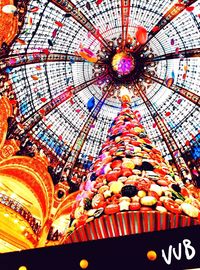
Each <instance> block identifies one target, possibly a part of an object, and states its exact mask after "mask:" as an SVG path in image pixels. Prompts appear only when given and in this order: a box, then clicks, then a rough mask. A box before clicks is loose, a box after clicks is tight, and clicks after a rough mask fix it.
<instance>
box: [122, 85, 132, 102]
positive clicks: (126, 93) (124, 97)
mask: <svg viewBox="0 0 200 270" xmlns="http://www.w3.org/2000/svg"><path fill="white" fill-rule="evenodd" d="M120 99H121V101H122V102H130V101H131V94H130V92H129V90H128V89H127V88H126V87H124V86H122V87H121V89H120Z"/></svg>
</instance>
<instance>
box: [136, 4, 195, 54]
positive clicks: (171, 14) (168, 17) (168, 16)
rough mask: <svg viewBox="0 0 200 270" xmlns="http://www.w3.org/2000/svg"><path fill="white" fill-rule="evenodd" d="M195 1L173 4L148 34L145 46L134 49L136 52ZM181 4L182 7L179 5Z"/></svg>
mask: <svg viewBox="0 0 200 270" xmlns="http://www.w3.org/2000/svg"><path fill="white" fill-rule="evenodd" d="M196 1H197V0H187V1H182V2H180V1H179V2H180V4H177V3H175V4H174V5H173V6H172V7H171V8H170V9H169V10H168V11H167V12H166V13H165V14H164V15H163V17H162V18H161V19H160V20H159V21H158V23H157V24H156V25H155V26H154V27H153V29H152V30H151V31H150V32H149V33H148V39H147V41H146V43H145V44H142V45H140V46H138V47H137V48H136V51H138V50H142V49H143V48H144V47H145V45H146V44H147V43H148V42H149V41H150V40H151V39H152V38H153V37H154V36H155V35H156V34H157V33H158V32H159V31H160V30H161V29H163V28H164V27H165V26H166V25H167V24H169V23H170V22H171V21H172V20H173V19H174V18H176V17H177V16H178V15H179V14H180V13H181V12H182V11H183V10H184V9H185V8H186V7H188V6H190V5H192V4H193V3H195V2H196ZM181 4H182V5H181Z"/></svg>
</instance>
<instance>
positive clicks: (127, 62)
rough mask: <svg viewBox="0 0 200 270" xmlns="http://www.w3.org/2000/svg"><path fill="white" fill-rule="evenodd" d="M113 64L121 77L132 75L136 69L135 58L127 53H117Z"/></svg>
mask: <svg viewBox="0 0 200 270" xmlns="http://www.w3.org/2000/svg"><path fill="white" fill-rule="evenodd" d="M111 64H112V68H113V70H114V71H115V72H117V74H118V76H119V77H120V76H124V75H128V74H130V73H131V71H133V69H134V67H135V61H134V58H133V56H132V55H130V54H128V53H126V52H120V53H116V54H115V55H114V56H113V58H112V62H111Z"/></svg>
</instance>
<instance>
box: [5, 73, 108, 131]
mask: <svg viewBox="0 0 200 270" xmlns="http://www.w3.org/2000/svg"><path fill="white" fill-rule="evenodd" d="M105 76H106V74H104V75H102V77H105ZM102 77H101V78H102ZM99 79H100V78H99V77H98V78H93V79H91V80H89V81H87V82H84V83H82V84H80V85H78V86H76V87H74V88H73V95H76V94H77V93H79V92H80V91H82V90H83V89H85V88H86V87H88V86H90V85H92V84H93V83H96V82H97V81H98V80H99ZM70 98H71V96H70V95H69V90H66V91H65V92H63V93H62V94H60V95H58V96H57V97H55V98H53V99H52V100H50V101H49V102H47V103H46V104H45V105H43V106H42V107H41V108H40V110H39V111H35V112H34V113H33V114H31V115H29V117H27V118H25V119H24V121H22V122H21V124H22V125H23V129H24V131H23V132H24V133H25V134H27V133H28V132H29V131H30V130H31V129H32V128H33V127H34V126H35V125H37V124H38V123H39V122H40V121H41V120H42V118H43V117H44V116H46V115H47V114H49V113H50V112H51V111H52V110H54V109H55V108H57V107H58V106H59V105H60V104H62V103H63V102H65V101H67V100H69V99H70ZM11 133H12V134H20V133H21V129H20V128H18V127H17V128H16V129H15V130H11V131H10V135H11Z"/></svg>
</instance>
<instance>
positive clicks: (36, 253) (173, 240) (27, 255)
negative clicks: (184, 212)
mask: <svg viewBox="0 0 200 270" xmlns="http://www.w3.org/2000/svg"><path fill="white" fill-rule="evenodd" d="M80 262H81V263H80ZM21 266H24V267H21ZM20 267H21V268H20ZM0 269H2V270H18V269H20V270H25V269H27V270H40V269H41V270H42V269H45V270H54V269H56V270H59V269H60V270H68V269H69V270H81V269H88V270H98V269H101V270H104V269H106V270H107V269H108V270H118V269H119V270H122V269H124V270H127V269H128V270H134V269H137V270H138V269H145V270H151V269H153V270H157V269H158V270H163V269H174V270H178V269H182V270H183V269H200V226H193V227H188V228H178V229H172V230H167V231H159V232H152V233H143V234H138V235H131V236H123V237H118V238H112V239H104V240H97V241H90V242H85V243H75V244H68V245H61V246H54V247H46V248H37V249H32V250H25V251H19V252H12V253H5V254H1V255H0Z"/></svg>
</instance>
